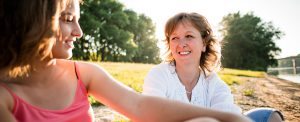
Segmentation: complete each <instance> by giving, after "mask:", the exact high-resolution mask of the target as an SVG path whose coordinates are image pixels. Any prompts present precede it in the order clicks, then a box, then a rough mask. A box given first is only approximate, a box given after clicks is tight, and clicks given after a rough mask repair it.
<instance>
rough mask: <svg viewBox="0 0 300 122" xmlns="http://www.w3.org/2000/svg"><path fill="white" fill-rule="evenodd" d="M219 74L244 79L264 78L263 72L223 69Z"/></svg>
mask: <svg viewBox="0 0 300 122" xmlns="http://www.w3.org/2000/svg"><path fill="white" fill-rule="evenodd" d="M219 74H223V75H234V76H245V77H258V78H262V77H265V72H261V71H251V70H238V69H229V68H224V69H223V70H221V72H219Z"/></svg>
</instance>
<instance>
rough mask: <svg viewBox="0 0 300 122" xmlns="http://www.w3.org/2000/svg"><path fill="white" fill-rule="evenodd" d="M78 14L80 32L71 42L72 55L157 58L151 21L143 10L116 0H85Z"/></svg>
mask: <svg viewBox="0 0 300 122" xmlns="http://www.w3.org/2000/svg"><path fill="white" fill-rule="evenodd" d="M80 16H81V17H80V25H81V28H82V30H83V32H84V35H83V37H82V38H81V39H80V40H79V41H77V42H76V43H75V49H74V51H73V53H74V59H80V60H92V61H116V62H117V61H122V62H143V63H158V62H160V59H159V48H158V47H157V45H156V44H157V41H158V39H157V38H156V37H155V25H154V24H153V22H152V20H151V19H150V18H149V17H147V16H145V15H144V14H138V13H136V12H134V11H133V10H128V9H125V8H124V5H123V4H121V3H119V2H118V1H116V0H85V1H84V3H83V5H81V11H80Z"/></svg>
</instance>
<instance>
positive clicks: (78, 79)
mask: <svg viewBox="0 0 300 122" xmlns="http://www.w3.org/2000/svg"><path fill="white" fill-rule="evenodd" d="M74 66H75V73H76V77H77V84H78V85H79V86H80V89H81V91H83V93H85V95H87V90H86V87H85V85H84V83H83V82H82V80H81V76H80V72H79V67H78V63H77V62H76V61H74Z"/></svg>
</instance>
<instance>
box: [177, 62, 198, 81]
mask: <svg viewBox="0 0 300 122" xmlns="http://www.w3.org/2000/svg"><path fill="white" fill-rule="evenodd" d="M175 68H176V73H177V75H178V77H179V79H180V80H181V82H182V83H183V84H190V83H192V82H195V80H197V81H198V78H199V76H200V69H199V65H192V64H190V65H180V64H176V66H175Z"/></svg>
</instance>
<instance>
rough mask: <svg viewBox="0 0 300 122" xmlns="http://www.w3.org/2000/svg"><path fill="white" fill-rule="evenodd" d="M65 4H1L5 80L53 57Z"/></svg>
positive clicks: (14, 0)
mask: <svg viewBox="0 0 300 122" xmlns="http://www.w3.org/2000/svg"><path fill="white" fill-rule="evenodd" d="M65 4H66V0H2V1H1V2H0V21H1V29H2V32H1V33H0V69H1V70H5V71H6V72H5V74H4V76H5V77H9V78H15V77H20V76H24V75H27V73H28V72H29V71H30V69H31V67H32V61H33V60H36V59H39V60H46V59H47V58H48V57H51V48H52V46H53V44H54V43H55V41H56V39H55V38H56V33H57V29H58V27H59V26H58V24H59V23H58V22H59V21H58V18H59V13H60V12H61V10H62V9H64V7H65ZM2 75H3V74H2Z"/></svg>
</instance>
